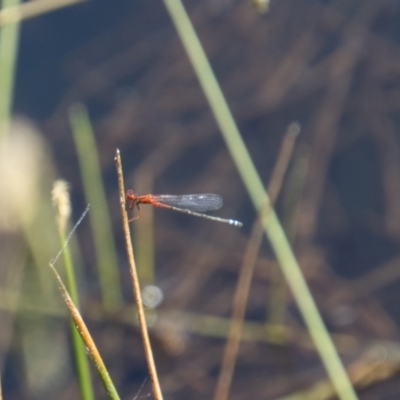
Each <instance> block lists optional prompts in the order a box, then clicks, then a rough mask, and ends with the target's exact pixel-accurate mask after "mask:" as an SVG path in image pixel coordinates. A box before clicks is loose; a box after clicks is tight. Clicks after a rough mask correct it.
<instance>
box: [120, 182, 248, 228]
mask: <svg viewBox="0 0 400 400" xmlns="http://www.w3.org/2000/svg"><path fill="white" fill-rule="evenodd" d="M126 202H127V205H128V208H129V209H131V210H132V209H133V208H134V207H135V206H136V207H137V209H138V211H139V215H138V216H137V217H135V218H134V219H136V218H139V217H140V208H139V204H151V205H152V206H154V207H160V208H168V209H170V210H174V211H179V212H182V213H185V214H189V215H194V216H195V217H201V218H207V219H211V220H212V221H218V222H224V223H225V224H230V225H233V226H237V227H239V228H240V227H241V226H243V224H242V223H241V222H239V221H236V220H234V219H225V218H219V217H213V216H211V215H207V214H203V213H204V212H205V211H212V210H218V209H220V208H221V207H222V205H223V200H222V197H221V196H219V195H218V194H211V193H206V194H185V195H180V196H179V195H178V196H174V195H170V194H160V195H154V194H141V195H136V194H135V193H134V192H133V191H132V190H128V191H127V192H126Z"/></svg>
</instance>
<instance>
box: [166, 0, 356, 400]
mask: <svg viewBox="0 0 400 400" xmlns="http://www.w3.org/2000/svg"><path fill="white" fill-rule="evenodd" d="M164 3H165V5H166V7H167V9H168V11H169V13H170V16H171V18H172V20H173V22H174V24H175V27H176V29H177V31H178V34H179V37H180V39H181V40H182V43H183V45H184V47H185V49H186V52H187V54H188V56H189V59H190V61H191V63H192V65H193V68H194V70H195V72H196V74H197V77H198V79H199V81H200V85H201V87H202V88H203V91H204V93H205V95H206V97H207V100H208V102H209V104H210V107H211V109H212V111H213V113H214V116H215V118H216V120H217V123H218V126H219V128H220V130H221V132H222V135H223V137H224V139H225V142H226V144H227V146H228V149H229V151H230V153H231V155H232V157H233V160H234V162H235V164H236V166H237V168H238V170H239V173H240V175H241V177H242V180H243V182H244V185H245V187H246V189H247V191H248V193H249V195H250V198H251V200H252V202H253V204H254V207H255V208H256V210H257V211H260V210H261V208H262V206H263V205H268V204H270V201H269V198H268V196H267V193H266V192H265V190H264V188H263V184H262V182H261V179H260V178H259V176H258V174H257V171H256V169H255V167H254V164H253V162H252V160H251V158H250V155H249V153H248V151H247V149H246V147H245V145H244V142H243V140H242V138H241V136H240V133H239V130H238V128H237V126H236V124H235V122H234V119H233V117H232V114H231V112H230V110H229V108H228V105H227V103H226V101H225V98H224V96H223V94H222V91H221V89H220V87H219V85H218V82H217V80H216V78H215V76H214V74H213V72H212V69H211V66H210V64H209V62H208V60H207V57H206V55H205V52H204V50H203V48H202V46H201V44H200V41H199V39H198V37H197V35H196V32H195V31H194V29H193V26H192V24H191V22H190V19H189V17H188V15H187V13H186V11H185V9H184V7H183V5H182V3H181V1H180V0H164ZM262 223H263V227H264V230H265V233H266V235H267V237H268V239H269V241H270V243H271V246H272V248H273V250H274V252H275V255H276V258H277V259H278V261H279V264H280V266H281V268H282V271H283V273H284V275H285V278H286V280H287V282H288V284H289V286H290V288H291V290H292V293H293V296H294V298H295V300H296V303H297V305H298V307H299V310H300V312H301V314H302V316H303V319H304V321H305V323H306V325H307V328H308V331H309V333H310V335H311V337H312V339H313V341H314V343H315V346H316V348H317V350H318V352H319V354H320V357H321V359H322V362H323V364H324V366H325V368H326V371H327V373H328V375H329V377H330V379H331V381H332V384H333V385H334V387H335V389H336V391H337V393H338V395H339V397H340V398H341V399H342V400H354V399H357V395H356V393H355V391H354V388H353V386H352V384H351V382H350V380H349V377H348V375H347V373H346V371H345V369H344V367H343V364H342V362H341V360H340V358H339V356H338V354H337V351H336V349H335V347H334V345H333V342H332V339H331V337H330V336H329V333H328V331H327V329H326V327H325V325H324V323H323V321H322V318H321V316H320V314H319V312H318V309H317V307H316V304H315V302H314V299H313V298H312V295H311V293H310V291H309V289H308V287H307V284H306V281H305V279H304V277H303V275H302V273H301V270H300V267H299V265H298V263H297V260H296V258H295V256H294V254H293V251H292V249H291V247H290V244H289V242H288V240H287V237H286V235H285V232H284V230H283V228H282V226H281V224H280V222H279V220H278V218H277V216H276V214H275V212H274V211H273V210H272V211H271V212H270V213H267V214H265V213H264V215H263V216H262Z"/></svg>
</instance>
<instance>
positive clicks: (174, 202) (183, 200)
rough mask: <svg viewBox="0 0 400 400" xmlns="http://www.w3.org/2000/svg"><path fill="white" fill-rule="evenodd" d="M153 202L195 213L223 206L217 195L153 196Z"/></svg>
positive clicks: (220, 198)
mask: <svg viewBox="0 0 400 400" xmlns="http://www.w3.org/2000/svg"><path fill="white" fill-rule="evenodd" d="M152 198H153V200H155V201H157V202H159V203H162V204H165V205H167V206H172V207H177V208H184V209H186V210H190V211H195V212H204V211H211V210H218V209H220V208H221V207H222V205H223V204H224V202H223V200H222V197H221V196H219V195H218V194H212V193H205V194H185V195H181V196H179V195H178V196H174V195H169V194H166V195H153V196H152Z"/></svg>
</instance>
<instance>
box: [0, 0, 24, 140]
mask: <svg viewBox="0 0 400 400" xmlns="http://www.w3.org/2000/svg"><path fill="white" fill-rule="evenodd" d="M19 3H20V2H19V0H3V2H2V9H5V8H7V7H13V6H16V5H18V4H19ZM18 39H19V24H18V23H15V24H10V25H7V26H4V27H2V28H1V29H0V140H1V139H3V138H4V137H5V136H6V135H7V134H8V128H9V120H10V115H11V107H12V103H13V98H14V96H13V91H14V80H15V70H16V62H17V61H16V60H17V50H18Z"/></svg>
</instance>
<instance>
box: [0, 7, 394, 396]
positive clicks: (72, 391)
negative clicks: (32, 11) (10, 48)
mask: <svg viewBox="0 0 400 400" xmlns="http://www.w3.org/2000/svg"><path fill="white" fill-rule="evenodd" d="M31 2H32V1H31ZM185 7H186V8H187V11H188V13H189V15H190V18H191V20H192V22H193V24H194V27H195V29H196V31H197V33H198V35H199V38H200V40H201V42H202V45H203V47H204V49H205V51H206V53H207V56H208V57H209V61H210V63H211V65H212V67H213V69H214V72H215V74H216V77H217V79H218V81H219V83H220V84H221V86H222V90H223V92H224V94H225V96H226V99H227V102H228V104H229V106H230V108H231V110H232V113H233V116H234V118H235V120H236V122H237V124H238V127H239V129H240V131H241V134H242V137H243V140H244V141H245V144H246V146H247V148H248V150H249V152H250V154H251V156H252V159H253V161H254V163H255V165H256V168H257V170H258V172H259V174H260V176H261V178H262V180H263V182H264V184H265V186H267V185H268V183H269V181H270V179H271V176H272V174H273V170H274V166H275V164H276V162H277V160H278V158H279V155H280V154H281V148H282V144H283V143H284V141H285V138H287V137H288V135H290V134H291V132H292V133H293V130H295V131H296V132H299V134H298V136H297V139H296V143H295V145H294V148H293V151H292V152H291V153H290V155H289V156H288V160H287V166H286V169H285V173H284V180H283V183H282V185H281V187H280V191H279V194H278V197H277V202H276V209H277V212H278V215H279V217H280V219H281V221H282V223H283V225H284V228H285V229H286V232H287V235H288V237H289V238H290V240H291V242H292V245H293V248H294V250H295V254H296V256H297V258H298V260H299V263H300V265H301V267H302V270H303V272H304V275H305V277H306V279H307V281H308V283H309V285H310V288H311V291H312V293H313V295H314V298H315V301H316V303H317V305H318V308H319V310H320V311H321V314H322V316H323V318H324V321H325V323H326V325H327V327H328V328H329V330H330V332H331V333H332V335H333V339H334V342H335V344H336V346H337V349H338V351H339V354H340V356H341V358H342V360H343V362H344V364H345V365H346V366H348V368H349V371H350V377H351V379H352V381H353V383H354V385H355V386H356V388H357V389H358V392H359V395H360V398H362V399H398V398H399V396H400V384H399V379H398V377H399V373H400V347H399V344H398V338H399V324H400V306H399V304H400V157H399V149H400V147H399V139H400V112H399V111H400V28H399V24H398V21H399V17H400V3H398V2H397V1H395V0H381V1H376V0H364V1H361V0H360V1H357V0H354V1H351V2H347V1H342V0H331V1H326V0H310V1H307V2H298V1H295V0H275V1H274V0H272V1H271V3H270V4H269V5H268V4H267V3H263V2H262V1H257V2H251V1H250V0H202V1H199V0H187V1H185ZM1 21H2V20H1V18H0V22H1ZM4 29H5V28H4ZM1 34H2V35H3V31H2V32H1ZM15 35H16V37H17V46H18V47H17V53H16V55H15V57H16V63H15V67H14V68H13V69H12V74H13V75H14V76H12V75H11V77H10V78H7V79H8V81H7V82H11V91H10V93H12V94H11V95H10V96H8V99H9V100H10V99H11V100H10V101H11V104H12V106H10V107H11V119H10V121H9V123H8V124H7V126H6V125H4V129H3V131H4V134H2V137H1V141H2V143H1V148H0V152H1V156H0V238H1V239H0V326H1V329H0V370H1V376H2V379H1V384H2V392H3V396H4V398H5V399H21V400H23V399H36V398H41V399H43V398H49V399H50V398H52V399H54V398H56V399H72V398H74V399H75V398H79V390H78V383H77V379H76V373H75V367H74V360H73V351H72V349H71V339H70V331H69V320H68V317H67V313H66V310H65V306H64V304H63V302H62V299H61V296H60V294H59V293H58V291H57V285H56V282H55V280H54V276H53V275H52V273H51V271H50V270H49V268H48V264H49V262H50V260H52V259H54V258H55V257H56V255H57V253H58V252H59V251H60V249H61V243H60V239H59V238H58V233H57V227H56V222H55V214H56V212H55V210H54V208H53V206H52V204H51V197H52V194H51V190H52V187H53V183H54V181H55V180H56V179H63V180H65V181H67V182H68V183H69V187H70V195H71V207H72V215H71V219H70V222H69V223H68V224H69V227H68V228H67V229H66V231H67V232H68V231H69V230H70V229H71V228H72V226H73V225H74V224H75V222H76V221H77V220H78V219H79V218H80V216H81V215H82V213H83V211H84V210H85V208H86V207H87V205H88V203H90V209H89V213H88V214H87V215H86V217H85V218H84V219H83V220H82V222H81V223H80V225H79V226H78V227H77V229H76V231H75V234H74V235H73V236H72V239H71V241H70V242H69V245H70V248H71V254H72V258H73V261H74V265H75V271H76V278H77V282H78V291H79V297H80V309H81V312H82V315H83V318H84V319H85V321H86V323H87V325H88V328H89V330H90V332H91V333H92V335H93V337H94V340H95V342H96V343H97V346H98V348H99V351H100V353H101V354H102V356H103V358H104V361H105V364H106V366H107V368H108V371H109V373H110V375H111V377H112V379H113V381H114V384H115V386H116V388H117V390H118V392H119V393H120V396H121V398H130V399H133V398H137V399H140V398H152V395H151V386H150V384H149V379H148V374H147V366H146V361H145V358H144V353H143V348H142V345H141V341H140V334H139V332H138V330H137V326H136V323H135V321H136V314H135V309H134V307H133V306H132V299H133V295H132V288H131V281H130V276H129V270H128V265H127V258H126V252H125V248H124V240H123V236H122V227H121V214H120V210H119V197H118V184H117V175H116V170H115V164H114V155H115V152H116V149H117V148H119V149H120V151H121V157H122V163H123V167H124V177H125V185H126V186H127V187H128V188H132V189H133V190H134V191H135V192H137V193H155V194H158V193H168V194H188V193H218V194H220V195H221V196H222V197H223V198H224V201H225V205H224V207H223V208H222V209H221V210H219V211H218V212H215V213H214V214H213V215H218V216H221V217H223V218H233V219H238V220H240V221H242V222H243V223H244V227H243V228H241V229H238V228H235V227H231V226H229V225H224V224H218V223H216V222H213V221H207V220H202V219H200V218H194V217H190V216H188V215H184V214H179V213H175V212H173V211H167V210H158V209H157V210H153V209H152V207H150V206H143V207H141V210H142V217H141V218H140V219H138V220H135V221H134V222H132V231H133V232H132V235H133V242H134V249H135V256H136V262H137V265H138V268H139V278H140V281H141V285H142V287H143V296H144V298H145V303H146V304H147V312H148V318H149V321H148V323H149V326H150V338H151V342H152V345H153V351H154V357H155V362H156V365H157V369H158V373H159V377H160V383H161V388H162V390H163V394H164V398H165V399H207V398H212V397H213V395H214V391H215V387H216V384H217V380H218V374H219V371H220V368H221V362H222V357H223V352H224V346H225V343H226V340H227V329H228V326H229V321H230V316H231V312H232V301H233V297H234V293H235V288H236V284H237V282H238V277H239V274H240V271H241V268H242V264H243V254H244V252H245V249H246V246H247V245H248V240H249V236H250V235H251V231H252V226H253V223H254V222H255V221H256V213H255V211H254V209H253V207H252V205H251V202H250V200H249V197H248V195H247V193H246V190H245V187H244V185H243V182H242V181H241V179H240V176H239V175H238V172H237V169H236V167H235V165H234V163H233V161H232V159H231V157H230V155H229V152H228V150H227V148H226V146H225V144H224V141H223V139H222V137H221V135H220V132H219V129H218V126H217V124H216V122H215V119H214V117H213V115H212V112H211V111H210V107H209V105H208V103H207V101H206V98H205V96H204V94H203V92H202V90H201V87H200V85H199V83H198V80H197V78H196V76H195V74H194V71H193V68H192V66H191V64H190V62H189V60H188V57H187V55H186V54H185V51H184V49H183V46H182V44H181V42H180V40H179V38H178V36H177V33H176V30H175V28H174V26H173V24H172V22H171V19H170V17H169V15H168V13H167V11H166V8H165V6H164V4H163V2H161V1H156V0H134V1H132V0H130V1H126V0H115V1H113V2H110V1H104V0H96V1H88V2H83V3H81V4H75V5H72V6H70V7H66V8H62V9H60V10H57V11H54V12H50V13H45V14H43V15H40V16H36V17H34V18H29V19H26V20H24V21H23V22H22V23H21V25H20V28H19V30H18V29H17V30H16V31H15ZM4 37H5V36H3V40H2V41H1V46H3V48H4V46H5V45H6V44H5V40H4ZM0 40H1V39H0ZM2 54H4V53H2ZM3 57H4V55H3ZM3 61H4V59H3ZM0 63H1V60H0ZM3 78H4V76H3ZM14 79H15V80H14ZM3 81H4V79H3ZM13 82H14V83H13ZM3 83H4V82H3ZM3 93H4V91H3ZM0 104H1V101H0ZM1 118H6V117H4V115H3V114H2V115H1ZM90 132H92V133H93V136H90ZM86 133H87V135H86ZM86 136H88V137H89V139H87V140H86V141H85V140H82V141H80V138H81V139H82V138H83V137H86ZM97 167H98V170H96V168H97ZM96 171H98V174H97V172H96ZM91 174H92V175H91ZM96 174H97V175H96ZM96 176H100V178H101V181H99V182H97V181H96V179H97V178H96ZM91 183H92V184H94V186H95V187H94V189H93V188H92V189H91V187H90V185H91ZM99 193H100V194H99ZM102 193H104V194H105V197H102ZM177 214H178V215H177ZM102 240H103V242H102ZM56 267H57V269H58V270H59V271H60V273H61V272H62V271H63V261H62V257H61V258H60V259H58V261H57V263H56ZM92 377H93V384H94V388H95V398H98V399H103V398H106V395H105V392H104V389H103V388H102V386H101V384H100V381H99V379H98V377H97V375H96V374H95V372H94V370H93V369H92ZM294 394H296V396H299V397H294ZM289 395H290V396H293V397H290V398H293V399H294V398H296V399H301V398H304V399H333V398H335V395H334V392H333V391H332V390H331V389H329V385H328V384H327V381H326V374H325V371H324V368H323V366H322V364H321V361H320V358H319V356H318V355H317V354H316V352H315V350H314V347H313V344H312V342H311V340H310V338H309V335H308V333H307V331H306V329H305V327H304V323H303V321H302V319H301V317H300V316H299V312H298V310H297V307H296V305H295V304H294V302H293V300H292V297H291V294H290V292H289V290H288V289H287V288H286V285H285V284H284V282H283V281H282V278H281V276H280V273H279V269H278V266H277V264H276V262H275V259H274V257H273V254H272V252H271V250H270V248H269V245H268V243H267V241H266V240H264V242H263V243H262V246H261V249H260V251H259V253H258V257H257V260H256V263H255V265H254V273H253V277H252V281H251V287H250V291H249V294H248V301H247V306H246V316H245V323H244V327H243V335H242V341H241V345H240V348H239V353H238V356H237V360H236V364H235V370H234V375H233V378H232V384H231V388H230V394H229V398H230V399H249V398H252V399H277V398H283V397H284V396H289ZM135 396H137V397H135ZM287 398H289V397H287Z"/></svg>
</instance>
